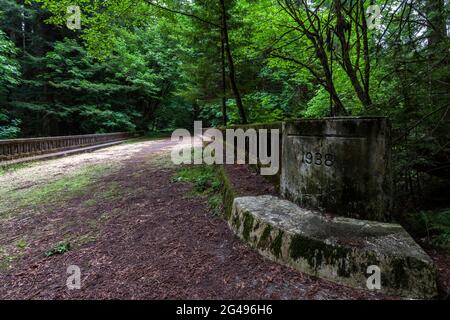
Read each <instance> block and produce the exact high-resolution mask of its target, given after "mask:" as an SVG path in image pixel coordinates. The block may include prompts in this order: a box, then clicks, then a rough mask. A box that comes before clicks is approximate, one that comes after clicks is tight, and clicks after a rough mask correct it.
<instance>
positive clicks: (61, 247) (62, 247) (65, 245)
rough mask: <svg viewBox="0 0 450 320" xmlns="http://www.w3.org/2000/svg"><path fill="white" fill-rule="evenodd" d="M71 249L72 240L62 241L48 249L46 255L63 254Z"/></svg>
mask: <svg viewBox="0 0 450 320" xmlns="http://www.w3.org/2000/svg"><path fill="white" fill-rule="evenodd" d="M68 251H70V242H61V243H59V244H57V245H56V246H55V247H53V248H52V249H51V250H49V251H47V252H46V253H45V255H46V256H47V257H52V256H56V255H61V254H64V253H66V252H68Z"/></svg>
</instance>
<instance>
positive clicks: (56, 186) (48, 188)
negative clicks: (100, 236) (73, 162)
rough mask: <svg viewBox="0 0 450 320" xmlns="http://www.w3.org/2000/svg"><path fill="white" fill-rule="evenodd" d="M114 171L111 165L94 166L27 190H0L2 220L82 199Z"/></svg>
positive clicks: (0, 216)
mask: <svg viewBox="0 0 450 320" xmlns="http://www.w3.org/2000/svg"><path fill="white" fill-rule="evenodd" d="M112 170H113V167H112V166H111V165H92V166H88V167H85V168H83V169H82V170H80V171H77V172H75V173H73V174H69V175H67V176H63V177H62V178H59V179H56V180H54V181H51V182H49V183H47V184H45V185H38V186H35V187H30V188H28V189H26V190H14V191H6V192H3V191H2V190H0V196H1V198H2V202H1V203H0V218H8V217H11V216H12V215H14V214H15V213H18V212H20V211H21V210H23V209H26V208H34V209H36V208H39V207H41V206H47V207H48V206H53V207H54V206H58V205H61V204H62V203H64V202H66V201H67V200H69V199H73V198H76V197H80V196H82V195H84V194H86V193H87V192H89V189H90V188H89V187H90V186H93V185H94V184H95V182H96V181H98V180H99V179H100V178H101V177H103V176H105V175H107V174H109V173H111V171H112ZM111 192H112V191H111ZM109 195H111V194H110V193H107V194H106V195H105V196H109Z"/></svg>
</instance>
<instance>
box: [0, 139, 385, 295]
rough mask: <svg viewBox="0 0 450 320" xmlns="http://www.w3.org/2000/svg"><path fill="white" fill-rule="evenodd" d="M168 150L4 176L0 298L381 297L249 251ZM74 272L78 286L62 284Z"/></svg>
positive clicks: (139, 147)
mask: <svg viewBox="0 0 450 320" xmlns="http://www.w3.org/2000/svg"><path fill="white" fill-rule="evenodd" d="M172 147H173V144H172V143H171V142H170V141H168V140H161V141H140V142H139V141H138V142H135V143H128V144H123V145H120V146H115V147H111V148H108V149H103V150H98V151H96V152H93V153H90V154H82V155H76V156H71V157H67V158H61V159H56V160H51V161H46V162H39V163H36V164H33V165H31V166H29V167H25V168H20V169H17V170H16V171H11V172H7V173H3V174H2V175H0V199H1V202H0V298H1V299H372V298H377V296H375V295H371V294H370V293H367V292H363V291H359V290H354V289H351V288H346V287H343V286H339V285H335V284H333V283H330V282H327V281H323V280H320V279H317V278H314V277H311V276H308V275H306V274H302V273H299V272H296V271H293V270H291V269H289V268H286V267H283V266H280V265H277V264H275V263H273V262H271V261H269V260H267V259H265V258H263V257H261V256H260V255H258V254H257V253H256V252H254V251H253V250H252V249H251V248H249V247H247V246H246V245H245V244H244V243H242V242H241V241H240V240H238V239H237V238H236V237H235V236H234V235H233V233H232V232H231V231H230V230H229V229H228V226H227V224H226V222H225V221H223V220H222V219H221V218H220V217H215V216H213V215H212V214H211V213H210V212H208V206H207V199H205V198H202V197H195V196H193V195H192V186H191V185H190V184H187V183H171V178H172V177H173V176H174V174H175V171H176V167H175V166H174V165H173V164H172V163H171V162H170V150H171V148H172ZM58 245H60V246H59V247H58ZM61 245H63V248H64V249H70V250H68V251H66V250H63V251H66V252H64V253H63V254H60V255H52V256H47V255H46V253H49V252H50V251H51V250H52V249H58V248H61ZM69 246H70V247H69ZM70 265H76V266H79V267H80V269H81V289H80V290H68V289H67V287H66V280H67V277H68V276H69V275H68V274H67V268H68V266H70Z"/></svg>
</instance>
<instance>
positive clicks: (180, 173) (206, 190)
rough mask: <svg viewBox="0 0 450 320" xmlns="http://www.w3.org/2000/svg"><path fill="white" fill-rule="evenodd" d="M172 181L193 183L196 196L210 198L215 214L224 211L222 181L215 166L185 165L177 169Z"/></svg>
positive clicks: (209, 203)
mask: <svg viewBox="0 0 450 320" xmlns="http://www.w3.org/2000/svg"><path fill="white" fill-rule="evenodd" d="M171 182H172V183H177V182H187V183H191V184H192V185H193V194H194V195H195V196H205V197H207V198H208V206H209V209H210V210H211V211H212V213H213V214H214V215H219V214H220V213H221V211H222V196H221V193H220V191H221V189H222V182H221V180H220V178H219V176H218V174H217V170H216V168H215V167H214V166H207V165H196V166H194V165H191V166H184V167H182V168H180V169H179V170H177V173H176V174H175V176H174V177H172V179H171Z"/></svg>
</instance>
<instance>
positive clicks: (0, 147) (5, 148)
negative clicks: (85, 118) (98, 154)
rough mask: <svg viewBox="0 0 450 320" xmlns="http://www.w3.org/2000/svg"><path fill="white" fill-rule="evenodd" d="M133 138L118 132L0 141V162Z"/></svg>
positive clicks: (129, 134) (132, 135)
mask: <svg viewBox="0 0 450 320" xmlns="http://www.w3.org/2000/svg"><path fill="white" fill-rule="evenodd" d="M135 136H137V134H135V133H128V132H118V133H108V134H89V135H79V136H60V137H44V138H30V139H11V140H0V162H2V161H9V160H15V159H20V158H28V157H33V156H37V155H42V154H49V153H56V152H63V151H67V150H73V149H78V148H84V147H90V146H95V145H100V144H106V143H110V142H116V141H121V140H125V139H129V138H133V137H135Z"/></svg>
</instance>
